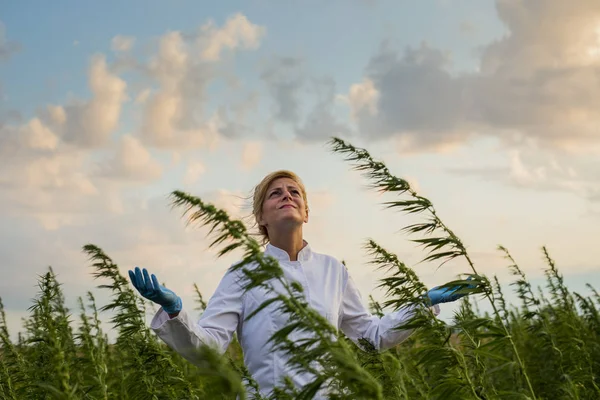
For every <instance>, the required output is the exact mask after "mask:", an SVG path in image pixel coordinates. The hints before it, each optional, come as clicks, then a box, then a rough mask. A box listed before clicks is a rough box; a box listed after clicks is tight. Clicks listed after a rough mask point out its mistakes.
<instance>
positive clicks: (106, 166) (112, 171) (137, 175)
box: [99, 135, 163, 183]
mask: <svg viewBox="0 0 600 400" xmlns="http://www.w3.org/2000/svg"><path fill="white" fill-rule="evenodd" d="M162 170H163V167H162V165H161V164H160V163H159V162H158V161H157V160H156V159H154V158H153V157H152V155H151V154H150V152H149V151H148V149H146V148H145V147H144V145H143V144H142V143H140V141H139V139H137V138H136V137H134V136H131V135H123V136H122V137H121V139H120V141H119V145H118V147H117V150H116V154H115V155H114V157H112V158H111V159H110V160H108V161H107V162H105V163H103V164H101V165H100V171H99V174H100V175H101V176H107V177H114V178H119V179H120V180H127V181H137V182H140V183H148V182H151V181H154V180H157V179H159V178H160V177H161V176H162Z"/></svg>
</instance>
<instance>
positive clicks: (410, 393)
mask: <svg viewBox="0 0 600 400" xmlns="http://www.w3.org/2000/svg"><path fill="white" fill-rule="evenodd" d="M330 145H331V149H332V152H334V153H338V154H341V155H343V156H344V159H345V160H346V161H347V162H349V163H351V164H352V165H353V168H355V169H356V170H358V171H360V172H361V173H362V174H363V175H364V177H365V179H366V180H367V182H368V183H369V184H370V185H371V186H372V188H373V189H374V190H379V191H383V192H388V193H390V194H391V195H394V196H397V199H396V200H394V201H392V202H389V203H387V206H389V207H390V208H391V209H392V211H393V210H398V211H401V212H405V213H411V214H413V215H417V216H418V217H419V218H421V222H420V223H417V224H411V225H408V226H406V227H404V230H405V232H406V234H407V235H408V236H409V237H410V240H414V241H415V242H416V243H419V244H421V245H422V246H423V249H424V251H425V252H426V255H425V257H424V260H425V261H428V262H434V263H440V265H442V264H444V263H445V262H447V261H449V260H452V259H460V260H462V261H464V265H466V266H467V268H468V269H467V270H465V271H464V275H462V276H463V277H462V278H460V280H457V281H455V283H458V284H461V285H463V288H462V289H460V290H461V291H464V292H468V293H471V294H472V296H476V297H477V299H478V301H481V302H483V301H485V302H488V304H489V305H490V306H491V309H492V310H493V312H492V313H489V314H488V313H483V314H482V313H479V312H477V310H476V309H475V307H474V306H473V303H471V302H470V301H469V296H467V297H465V298H463V300H460V309H459V310H458V311H457V313H456V315H455V317H454V319H453V321H452V323H451V324H447V323H445V322H443V321H440V320H438V319H436V318H435V317H434V316H433V315H431V311H430V310H429V309H428V308H427V307H421V308H418V309H419V310H422V311H420V312H417V313H416V314H415V316H414V318H412V319H411V321H409V323H408V324H407V325H406V326H404V327H403V328H412V329H414V330H415V331H414V334H413V335H412V336H411V337H410V338H409V339H408V340H406V341H405V342H403V343H402V344H401V345H399V346H397V347H396V348H394V349H392V350H388V351H386V352H383V353H376V352H374V351H373V348H372V346H371V345H370V343H368V342H365V341H363V342H361V343H360V348H359V347H358V346H357V345H355V344H354V343H352V342H350V341H348V340H347V339H346V338H345V337H344V336H343V335H342V334H340V333H337V332H336V331H335V330H334V329H333V327H331V326H330V325H329V324H328V321H327V320H325V319H324V318H322V317H321V316H320V315H319V314H318V313H317V312H316V311H314V310H313V309H311V308H310V307H308V305H307V304H306V303H305V302H304V299H303V296H302V292H301V288H299V287H298V286H297V285H294V284H290V283H287V282H283V283H284V284H285V287H286V290H287V294H288V295H287V296H279V297H278V298H277V302H278V304H279V306H280V308H281V309H282V310H284V311H285V312H289V313H293V314H294V316H295V318H294V324H293V325H292V326H289V327H286V328H285V329H282V330H281V331H279V332H277V333H276V334H275V335H274V336H273V338H272V343H273V345H274V346H277V347H278V348H281V349H284V350H285V351H286V352H287V353H288V354H289V363H291V364H293V366H294V367H296V368H297V369H298V370H301V371H306V370H307V368H309V363H310V362H312V363H313V364H311V366H312V365H314V363H316V364H317V365H318V367H319V368H318V369H317V370H316V372H315V371H313V372H314V373H315V380H314V384H312V385H309V386H308V387H305V388H294V387H291V386H290V385H285V384H284V385H282V387H281V390H279V391H278V392H277V393H274V394H273V398H276V399H310V398H312V397H313V396H314V393H315V392H316V391H317V390H318V389H319V388H320V387H321V386H322V385H327V386H328V388H329V392H330V393H331V394H330V396H331V398H332V399H480V400H484V399H552V400H554V399H600V382H599V377H600V315H599V313H598V307H599V306H600V295H598V293H597V292H596V291H595V289H594V288H593V287H592V286H591V285H589V290H590V292H589V294H588V295H584V294H580V293H573V292H571V291H570V290H569V288H567V287H566V286H565V284H564V281H563V279H562V276H561V274H560V272H559V269H558V268H557V266H556V265H555V263H554V261H553V259H552V258H551V255H550V254H549V252H548V250H547V249H546V248H542V249H541V253H540V255H541V256H543V257H544V258H545V259H546V261H547V263H546V264H547V267H546V269H545V276H546V288H545V289H546V290H545V293H547V294H546V295H545V296H544V295H543V294H542V290H541V288H539V287H538V288H534V287H532V286H531V285H530V283H529V282H528V280H527V278H526V276H525V275H524V273H523V272H522V269H521V268H520V267H519V266H518V263H517V262H516V261H515V260H514V259H513V258H512V257H511V255H510V253H509V251H508V249H505V248H503V247H502V246H499V248H498V251H500V252H502V253H503V254H504V255H505V256H506V267H507V268H509V269H510V271H511V273H512V274H513V276H514V280H513V282H512V283H511V286H510V288H511V290H514V291H515V292H516V293H517V294H518V297H519V299H520V303H519V304H507V303H506V302H505V300H504V295H503V293H502V288H501V286H500V285H499V283H498V280H497V279H496V277H487V276H484V275H482V274H480V273H479V272H478V270H477V268H476V266H475V265H474V264H473V262H472V261H471V258H470V257H469V254H468V252H467V250H466V247H465V245H464V244H463V243H462V242H461V240H460V239H459V238H458V237H457V236H456V235H455V234H454V232H452V230H451V229H450V228H449V227H448V226H446V225H445V224H444V222H443V221H442V219H441V217H440V216H439V215H438V214H437V213H436V210H435V208H434V206H433V204H432V203H431V201H430V200H428V199H426V198H424V197H422V196H420V195H419V194H417V193H416V192H415V191H414V189H413V188H411V186H410V185H409V184H408V182H407V181H406V180H404V179H401V178H397V177H395V176H394V175H392V174H391V173H390V171H389V170H388V169H387V167H386V166H385V165H384V164H383V163H382V162H379V161H376V160H375V159H373V158H372V157H371V155H370V154H369V153H368V152H367V150H365V149H360V148H355V147H353V146H352V145H351V144H349V143H347V142H344V141H342V140H340V139H338V138H333V139H332V140H331V142H330ZM172 199H173V206H174V207H176V208H181V209H182V211H183V215H184V216H186V217H187V219H188V222H189V223H195V224H199V225H202V226H206V227H209V228H210V236H212V237H213V238H214V240H213V242H212V246H213V247H215V248H217V249H218V250H219V254H220V255H224V254H227V253H229V252H231V251H234V250H238V251H239V250H241V251H242V253H243V257H244V258H243V262H242V263H240V264H237V265H236V267H235V268H239V269H240V270H241V271H242V272H244V273H245V276H246V277H247V281H246V287H247V288H250V287H254V286H257V285H263V286H265V287H269V285H271V284H272V282H273V281H277V280H280V281H281V279H282V273H281V269H280V267H279V265H278V263H277V262H276V261H275V260H274V259H272V258H268V257H265V256H264V254H263V253H262V251H261V250H262V246H261V245H260V244H259V243H258V242H257V241H256V240H255V239H254V236H253V235H251V234H250V232H249V231H248V230H247V228H246V227H245V225H244V224H243V223H242V222H240V221H235V220H231V219H230V218H229V216H228V215H227V213H225V212H224V211H223V210H220V209H217V208H216V207H214V206H213V205H211V204H207V203H204V202H203V201H202V200H201V199H200V198H198V197H195V196H192V195H189V194H187V193H183V192H180V191H174V192H173V193H172ZM83 251H84V252H85V253H86V254H87V255H88V256H89V259H90V264H91V265H90V268H91V273H92V274H93V275H94V276H95V277H96V278H97V280H98V282H99V283H100V285H99V286H98V287H99V288H101V290H106V291H109V292H110V295H111V297H110V301H109V302H108V304H104V305H98V304H96V302H95V299H94V297H93V295H92V292H91V291H90V292H88V293H87V295H86V296H85V298H80V299H79V303H80V309H79V310H68V309H66V307H65V305H64V304H65V303H64V296H65V294H64V293H63V292H62V290H61V285H60V282H58V281H57V278H56V276H55V274H54V273H53V271H52V269H49V270H48V271H47V273H45V274H44V275H43V277H41V278H40V281H39V293H38V295H37V297H36V298H35V300H34V302H33V304H32V305H31V307H30V313H29V316H28V318H27V320H26V322H25V324H24V326H23V332H20V333H19V335H18V340H16V341H11V339H10V334H9V333H10V332H9V331H8V328H7V324H6V318H5V314H4V310H3V308H2V304H1V302H0V310H1V311H2V312H1V316H0V345H1V347H0V397H1V398H2V399H13V400H21V399H123V400H127V399H235V398H236V396H239V398H246V399H253V398H256V399H259V398H261V397H259V396H258V395H255V394H253V390H252V388H253V387H254V385H255V384H254V382H253V381H252V378H251V377H250V376H248V374H247V371H246V370H245V368H244V366H243V363H242V357H241V349H240V346H239V344H238V342H237V341H235V340H234V341H233V342H232V344H231V346H230V348H229V349H228V351H227V352H226V354H224V355H219V354H217V353H215V352H214V351H212V349H210V348H208V347H207V348H201V349H198V351H199V352H202V353H203V354H202V355H203V360H204V362H203V363H202V364H201V365H192V364H191V363H189V362H188V361H186V360H185V359H183V358H182V357H181V356H179V355H178V354H176V353H174V352H173V351H171V350H170V349H169V348H168V347H166V346H165V345H164V343H163V342H162V341H160V340H159V339H157V338H156V336H155V335H154V334H153V333H152V332H151V331H150V330H149V328H148V326H147V325H146V322H145V320H144V317H143V315H144V312H145V307H147V306H148V304H146V303H144V301H143V299H142V298H141V296H139V295H138V294H137V292H136V291H135V289H133V287H132V285H131V284H130V282H129V281H128V279H126V278H125V276H123V275H121V274H120V272H119V268H118V267H117V264H116V262H117V261H113V260H112V259H111V258H110V257H109V255H107V254H105V253H104V252H103V250H102V249H101V248H100V247H98V246H96V245H93V244H87V245H85V246H84V247H83ZM365 251H366V252H368V254H369V255H370V257H371V260H372V267H373V268H381V269H383V271H385V275H384V278H383V279H382V280H381V287H382V288H383V289H384V290H385V293H386V297H385V299H384V301H383V302H382V303H381V304H380V303H377V302H375V301H373V299H372V298H370V300H371V301H370V307H371V310H372V312H373V313H374V314H381V313H382V312H384V311H383V310H394V309H398V308H400V307H405V306H409V305H415V304H419V303H422V302H423V301H424V300H423V297H421V295H423V294H424V293H425V292H426V291H427V288H426V287H425V285H424V284H423V283H422V282H421V281H420V279H419V277H418V275H417V274H416V273H415V271H414V270H413V269H411V268H410V267H409V266H407V265H405V264H404V263H403V262H402V261H401V260H399V259H398V258H397V257H396V256H395V255H394V254H392V253H390V252H389V251H387V250H386V249H384V248H382V247H381V246H380V245H378V244H377V243H376V242H375V241H373V240H371V239H367V240H366V242H365ZM248 263H256V264H257V265H258V268H256V269H253V270H252V271H250V270H246V269H245V268H244V266H245V265H248ZM467 277H470V278H471V280H470V281H466V280H465V279H466V278H467ZM467 284H474V286H475V287H474V288H473V287H472V286H471V287H467ZM196 290H197V288H196ZM198 304H199V305H200V306H201V307H204V306H205V303H204V300H203V298H202V295H201V293H199V292H198ZM107 310H110V311H111V312H112V313H113V316H114V317H113V318H112V319H111V324H112V328H113V329H114V330H115V331H116V332H117V334H118V336H117V339H116V341H115V342H114V343H109V341H108V337H107V335H106V330H107V327H106V326H102V324H101V323H100V320H99V314H100V313H102V312H104V311H107ZM74 319H79V321H80V324H79V326H78V327H77V328H74V327H73V320H74ZM295 329H300V330H311V331H313V332H314V333H315V336H314V340H313V341H310V342H307V343H291V342H290V341H288V340H287V337H288V335H289V334H290V333H291V332H292V331H293V330H295Z"/></svg>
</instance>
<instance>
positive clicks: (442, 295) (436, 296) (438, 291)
mask: <svg viewBox="0 0 600 400" xmlns="http://www.w3.org/2000/svg"><path fill="white" fill-rule="evenodd" d="M471 279H473V278H471V277H468V278H467V280H468V281H470V280H471ZM475 287H476V286H475V285H468V286H467V288H470V289H473V288H475ZM460 288H461V286H459V285H457V286H456V287H454V288H452V287H445V288H440V287H439V286H436V287H434V288H432V289H430V290H429V291H428V292H427V297H429V300H430V301H431V305H432V306H433V305H436V304H440V303H449V302H452V301H456V300H458V299H460V298H461V297H464V296H466V295H467V293H454V292H455V291H457V290H458V289H460Z"/></svg>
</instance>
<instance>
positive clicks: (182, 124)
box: [138, 14, 264, 148]
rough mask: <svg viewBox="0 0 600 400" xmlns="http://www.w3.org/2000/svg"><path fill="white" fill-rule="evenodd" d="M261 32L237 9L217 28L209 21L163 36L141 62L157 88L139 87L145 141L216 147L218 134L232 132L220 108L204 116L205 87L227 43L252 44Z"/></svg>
mask: <svg viewBox="0 0 600 400" xmlns="http://www.w3.org/2000/svg"><path fill="white" fill-rule="evenodd" d="M263 35H264V28H263V27H260V26H258V25H255V24H252V23H251V22H249V21H248V19H247V18H246V17H244V16H243V15H241V14H237V15H235V16H233V17H231V18H230V19H228V20H227V22H226V23H225V25H224V26H223V27H222V28H220V29H219V28H217V27H215V26H214V24H213V23H212V22H210V23H208V24H207V25H205V26H203V27H202V28H201V29H200V31H199V32H198V33H197V34H195V35H188V34H184V33H182V32H179V31H171V32H167V33H166V34H165V35H163V36H162V37H161V38H160V41H159V48H158V52H157V54H156V55H155V56H154V57H153V58H152V59H151V61H150V62H149V63H148V65H147V66H146V67H145V70H146V71H147V72H148V74H149V76H150V78H152V79H154V80H156V81H157V83H158V89H156V90H153V91H152V92H146V91H143V92H142V93H143V96H141V97H140V98H139V101H138V103H140V104H143V109H142V124H141V127H140V135H141V137H142V138H143V140H144V142H145V143H147V144H149V145H152V146H156V147H161V148H189V147H196V148H198V147H211V146H214V145H215V144H216V143H217V140H218V138H219V135H227V136H232V135H233V132H232V130H233V125H232V122H231V121H229V120H228V118H227V116H226V114H225V113H224V109H223V108H222V107H220V108H217V110H216V111H215V112H213V113H212V114H210V115H207V113H206V102H207V99H206V88H207V86H208V85H209V83H211V82H212V81H213V80H214V79H216V77H217V76H218V73H219V68H218V64H217V63H216V62H217V61H219V60H220V55H221V53H222V51H223V50H224V49H225V48H227V49H230V50H240V49H253V48H256V47H257V46H258V45H259V43H260V40H261V39H262V37H263ZM229 103H232V102H229ZM241 122H242V121H236V124H237V125H238V126H241Z"/></svg>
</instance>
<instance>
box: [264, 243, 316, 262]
mask: <svg viewBox="0 0 600 400" xmlns="http://www.w3.org/2000/svg"><path fill="white" fill-rule="evenodd" d="M302 242H303V243H304V247H302V249H301V250H300V251H299V252H298V261H308V260H310V258H311V257H312V250H311V248H310V245H309V244H308V242H307V241H306V240H304V239H302ZM265 254H266V255H270V256H273V257H274V258H275V259H277V261H287V262H290V256H289V254H288V253H287V251H285V250H283V249H280V248H279V247H275V246H273V245H272V244H271V243H267V246H266V248H265Z"/></svg>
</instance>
